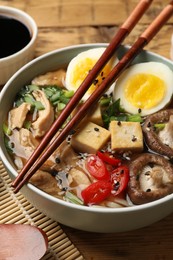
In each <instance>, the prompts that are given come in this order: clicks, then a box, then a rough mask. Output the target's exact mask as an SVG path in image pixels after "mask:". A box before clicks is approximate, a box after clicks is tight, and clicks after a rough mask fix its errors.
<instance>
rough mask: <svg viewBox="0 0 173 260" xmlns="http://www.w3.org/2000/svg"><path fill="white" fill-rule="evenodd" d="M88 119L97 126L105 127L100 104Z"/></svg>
mask: <svg viewBox="0 0 173 260" xmlns="http://www.w3.org/2000/svg"><path fill="white" fill-rule="evenodd" d="M87 119H88V121H91V122H93V123H95V124H97V125H100V126H102V125H103V120H102V114H101V108H100V105H99V104H97V106H96V107H94V109H92V110H91V112H90V113H89V114H88V115H87Z"/></svg>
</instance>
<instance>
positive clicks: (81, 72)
mask: <svg viewBox="0 0 173 260" xmlns="http://www.w3.org/2000/svg"><path fill="white" fill-rule="evenodd" d="M96 62H97V60H94V59H91V58H85V59H84V60H81V61H79V62H78V64H77V65H76V66H75V68H74V70H73V75H72V78H71V84H72V85H73V87H74V88H75V89H77V88H78V87H79V86H80V85H81V83H82V82H83V81H84V79H85V78H86V76H87V75H88V73H89V71H90V70H91V69H92V68H93V66H94V65H95V64H96ZM110 71H111V64H110V63H107V64H106V65H105V67H104V68H103V70H102V71H101V72H100V74H99V75H98V77H97V79H95V80H94V82H93V84H92V85H91V86H90V88H89V89H88V91H87V93H88V94H92V93H93V92H94V90H95V89H96V88H97V87H98V86H99V85H100V84H101V82H102V81H103V80H104V78H105V77H106V76H107V75H108V74H109V72H110Z"/></svg>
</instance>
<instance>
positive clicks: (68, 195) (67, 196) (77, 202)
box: [65, 191, 84, 205]
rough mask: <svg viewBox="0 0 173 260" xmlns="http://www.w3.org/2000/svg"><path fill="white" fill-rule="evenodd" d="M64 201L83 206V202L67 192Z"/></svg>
mask: <svg viewBox="0 0 173 260" xmlns="http://www.w3.org/2000/svg"><path fill="white" fill-rule="evenodd" d="M65 199H66V200H67V201H69V202H71V203H74V204H78V205H83V204H84V203H83V201H82V200H81V199H79V198H78V197H77V196H76V195H74V194H73V193H72V192H70V191H67V192H66V194H65Z"/></svg>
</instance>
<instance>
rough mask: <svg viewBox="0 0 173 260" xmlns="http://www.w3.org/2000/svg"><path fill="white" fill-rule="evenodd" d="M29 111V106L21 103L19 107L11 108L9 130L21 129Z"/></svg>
mask: <svg viewBox="0 0 173 260" xmlns="http://www.w3.org/2000/svg"><path fill="white" fill-rule="evenodd" d="M30 109H31V105H30V104H27V103H22V104H21V105H20V106H19V107H15V108H13V109H12V110H11V111H10V112H9V125H10V128H11V129H15V128H21V127H22V126H23V123H24V121H25V119H26V115H27V113H28V112H29V110H30Z"/></svg>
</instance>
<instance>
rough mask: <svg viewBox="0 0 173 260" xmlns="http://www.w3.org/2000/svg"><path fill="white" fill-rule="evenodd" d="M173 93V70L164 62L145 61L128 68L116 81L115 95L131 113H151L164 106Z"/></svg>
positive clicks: (115, 98)
mask: <svg viewBox="0 0 173 260" xmlns="http://www.w3.org/2000/svg"><path fill="white" fill-rule="evenodd" d="M172 94H173V72H172V71H171V69H170V68H169V67H168V66H166V65H165V64H163V63H159V62H145V63H139V64H135V65H132V66H131V67H129V68H128V69H126V70H125V71H124V72H123V73H122V74H121V76H120V77H119V78H118V80H117V82H116V86H115V88H114V93H113V97H114V100H117V99H120V104H121V106H122V107H123V108H124V109H125V110H126V111H127V112H129V113H132V114H137V113H139V111H140V112H141V115H143V116H145V115H149V114H152V113H155V112H157V111H159V110H160V109H162V108H164V107H165V106H166V105H167V104H168V103H169V102H170V100H171V97H172Z"/></svg>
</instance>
